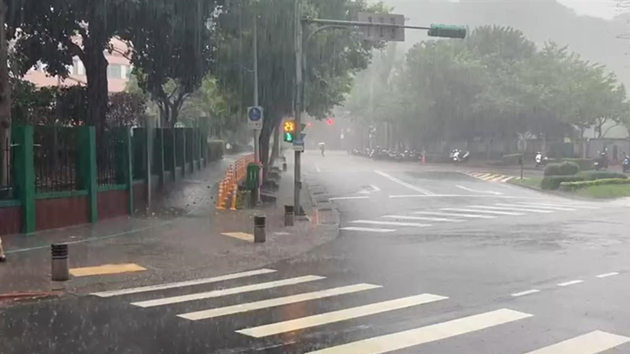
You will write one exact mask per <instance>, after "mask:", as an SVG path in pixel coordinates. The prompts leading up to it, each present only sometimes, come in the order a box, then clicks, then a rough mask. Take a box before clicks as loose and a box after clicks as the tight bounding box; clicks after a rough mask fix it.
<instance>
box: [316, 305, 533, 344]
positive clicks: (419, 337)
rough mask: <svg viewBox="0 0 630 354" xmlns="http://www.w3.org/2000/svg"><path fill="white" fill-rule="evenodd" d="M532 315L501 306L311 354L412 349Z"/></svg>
mask: <svg viewBox="0 0 630 354" xmlns="http://www.w3.org/2000/svg"><path fill="white" fill-rule="evenodd" d="M531 316H532V315H530V314H527V313H523V312H518V311H514V310H510V309H500V310H496V311H491V312H486V313H482V314H479V315H473V316H469V317H464V318H460V319H456V320H452V321H447V322H442V323H438V324H434V325H430V326H426V327H420V328H415V329H411V330H407V331H403V332H397V333H392V334H388V335H384V336H379V337H373V338H369V339H364V340H360V341H356V342H352V343H348V344H342V345H339V346H335V347H330V348H326V349H322V350H317V351H313V352H310V353H311V354H315V353H317V354H380V353H387V352H391V351H394V350H399V349H404V348H409V347H413V346H417V345H420V344H424V343H430V342H434V341H438V340H441V339H446V338H450V337H454V336H458V335H462V334H466V333H470V332H475V331H479V330H482V329H486V328H490V327H494V326H498V325H501V324H505V323H509V322H513V321H518V320H522V319H524V318H528V317H531Z"/></svg>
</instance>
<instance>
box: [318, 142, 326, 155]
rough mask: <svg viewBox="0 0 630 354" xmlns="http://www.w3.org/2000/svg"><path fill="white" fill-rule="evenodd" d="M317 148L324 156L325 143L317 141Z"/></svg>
mask: <svg viewBox="0 0 630 354" xmlns="http://www.w3.org/2000/svg"><path fill="white" fill-rule="evenodd" d="M319 149H320V150H321V151H322V156H324V150H326V144H325V143H319Z"/></svg>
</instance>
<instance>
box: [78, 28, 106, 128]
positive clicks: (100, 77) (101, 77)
mask: <svg viewBox="0 0 630 354" xmlns="http://www.w3.org/2000/svg"><path fill="white" fill-rule="evenodd" d="M83 44H84V53H85V61H84V64H85V75H86V77H87V96H88V117H87V124H88V125H93V126H96V127H97V131H98V130H100V131H102V130H103V129H104V128H105V115H106V114H107V101H108V99H109V97H108V92H109V90H108V87H107V66H108V65H109V63H108V62H107V59H105V55H104V54H103V50H104V48H105V44H103V43H101V42H100V41H94V40H91V39H86V38H83Z"/></svg>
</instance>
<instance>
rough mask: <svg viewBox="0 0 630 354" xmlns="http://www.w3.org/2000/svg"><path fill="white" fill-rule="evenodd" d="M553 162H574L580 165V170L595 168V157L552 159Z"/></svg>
mask: <svg viewBox="0 0 630 354" xmlns="http://www.w3.org/2000/svg"><path fill="white" fill-rule="evenodd" d="M549 162H552V163H562V162H573V163H575V164H577V165H578V167H579V168H580V171H586V170H592V169H593V168H594V165H593V163H594V161H593V159H570V158H566V159H550V160H549Z"/></svg>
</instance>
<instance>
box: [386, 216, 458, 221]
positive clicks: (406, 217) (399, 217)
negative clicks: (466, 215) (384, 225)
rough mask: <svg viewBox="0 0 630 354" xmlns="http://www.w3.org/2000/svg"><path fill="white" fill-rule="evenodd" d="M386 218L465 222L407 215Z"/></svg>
mask: <svg viewBox="0 0 630 354" xmlns="http://www.w3.org/2000/svg"><path fill="white" fill-rule="evenodd" d="M383 217H384V218H389V219H402V220H426V221H443V222H464V220H457V219H447V218H431V217H426V216H405V215H385V216H383Z"/></svg>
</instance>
